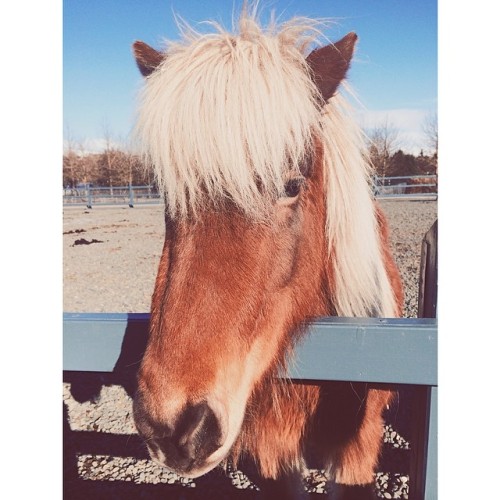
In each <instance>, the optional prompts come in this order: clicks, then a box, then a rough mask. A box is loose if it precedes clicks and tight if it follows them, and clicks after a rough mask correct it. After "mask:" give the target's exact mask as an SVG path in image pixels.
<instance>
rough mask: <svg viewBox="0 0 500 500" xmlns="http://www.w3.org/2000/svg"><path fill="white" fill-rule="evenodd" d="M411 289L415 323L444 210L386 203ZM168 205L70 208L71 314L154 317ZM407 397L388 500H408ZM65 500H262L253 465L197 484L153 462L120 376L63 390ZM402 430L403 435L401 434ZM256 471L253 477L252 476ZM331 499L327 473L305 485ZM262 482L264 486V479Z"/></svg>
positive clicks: (389, 459) (69, 376)
mask: <svg viewBox="0 0 500 500" xmlns="http://www.w3.org/2000/svg"><path fill="white" fill-rule="evenodd" d="M381 205H382V207H383V209H384V211H385V213H386V215H387V217H388V219H389V223H390V227H391V245H392V248H393V251H394V254H395V257H396V261H397V264H398V266H399V268H400V271H401V274H402V277H403V281H404V284H405V316H407V317H416V315H417V300H418V273H419V267H420V246H421V241H422V238H423V236H424V234H425V233H426V231H427V230H428V229H429V228H430V227H431V225H432V224H433V222H434V220H435V219H436V217H437V212H436V210H437V203H436V202H430V201H425V202H416V201H414V202H409V201H382V202H381ZM162 210H163V209H162V206H161V205H153V206H136V207H135V208H133V209H131V208H128V207H94V208H93V209H90V210H89V209H86V208H83V207H72V208H67V209H66V208H65V209H64V221H63V222H64V228H63V232H64V236H63V245H64V248H63V256H64V311H65V312H146V311H148V310H149V302H150V297H151V294H152V291H153V286H154V280H155V274H156V268H157V265H158V261H159V258H160V254H161V249H162V245H163V230H164V229H163V215H162ZM404 391H405V390H403V391H401V393H400V400H399V401H400V404H397V405H396V408H395V409H392V410H391V413H390V414H389V415H388V416H387V418H386V421H387V422H388V424H387V425H386V427H385V432H384V449H383V456H382V460H381V466H380V472H378V473H377V476H376V487H377V493H378V496H379V497H380V498H402V499H407V498H408V491H409V476H408V468H409V457H408V450H409V447H410V445H409V443H408V441H407V439H405V436H406V437H407V431H408V429H407V421H408V420H409V414H411V407H407V406H406V405H405V404H404V403H403V402H404V401H405V394H404ZM63 401H64V402H63V422H64V432H63V436H64V441H63V442H64V485H63V491H64V498H65V499H66V500H73V499H89V498H92V499H110V500H114V499H125V498H134V499H135V498H138V499H139V498H140V499H148V500H152V499H157V498H158V499H160V498H161V499H168V498H172V499H183V498H202V499H211V498H213V499H224V498H227V499H232V498H252V499H253V498H258V496H256V495H258V489H257V488H258V487H257V486H256V485H255V484H254V483H253V482H252V481H251V480H250V479H249V477H248V476H250V477H255V476H252V472H251V471H252V467H251V465H250V464H248V468H246V467H242V469H243V470H245V474H244V473H243V472H241V471H238V470H235V471H233V470H229V471H226V472H223V471H220V470H216V471H213V472H211V473H209V474H207V475H206V476H204V477H203V478H200V479H197V480H196V481H192V480H187V479H185V478H181V477H179V476H177V475H176V474H173V473H170V472H167V471H166V470H164V469H162V468H161V467H159V466H157V465H155V464H154V463H153V462H151V461H150V460H149V459H148V456H147V453H146V451H145V448H144V446H143V445H142V443H141V441H140V439H139V438H138V436H137V434H136V430H135V426H134V423H133V418H132V406H131V405H132V400H131V395H130V394H127V392H126V391H125V389H124V388H123V387H121V386H120V385H116V384H115V383H114V381H113V379H112V376H111V375H106V374H90V373H88V374H83V373H66V374H65V376H64V383H63ZM396 429H397V430H396ZM249 471H250V472H249ZM304 482H305V485H306V487H307V488H308V490H309V491H313V492H315V493H318V494H320V493H323V492H324V488H325V478H324V476H323V474H322V471H318V470H310V471H309V473H308V474H307V476H305V477H304ZM257 483H258V481H257Z"/></svg>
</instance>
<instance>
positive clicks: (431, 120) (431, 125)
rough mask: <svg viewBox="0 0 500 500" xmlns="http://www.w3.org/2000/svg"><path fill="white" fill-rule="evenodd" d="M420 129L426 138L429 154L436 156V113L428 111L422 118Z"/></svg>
mask: <svg viewBox="0 0 500 500" xmlns="http://www.w3.org/2000/svg"><path fill="white" fill-rule="evenodd" d="M422 130H423V132H424V134H425V137H426V139H427V145H428V146H429V148H430V149H431V154H433V155H434V156H435V157H436V158H437V154H438V118H437V113H429V114H428V115H427V116H426V117H425V120H424V124H423V126H422Z"/></svg>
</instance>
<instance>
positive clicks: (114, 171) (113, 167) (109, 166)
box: [102, 123, 119, 195]
mask: <svg viewBox="0 0 500 500" xmlns="http://www.w3.org/2000/svg"><path fill="white" fill-rule="evenodd" d="M103 138H104V151H103V153H102V155H103V158H104V167H105V170H106V178H107V182H108V184H109V188H110V194H111V195H112V194H113V184H114V182H115V181H116V179H117V177H119V172H118V170H119V165H118V161H119V155H118V154H117V153H118V150H117V148H116V147H115V146H114V145H113V140H112V138H111V133H110V131H109V127H108V124H107V123H104V125H103Z"/></svg>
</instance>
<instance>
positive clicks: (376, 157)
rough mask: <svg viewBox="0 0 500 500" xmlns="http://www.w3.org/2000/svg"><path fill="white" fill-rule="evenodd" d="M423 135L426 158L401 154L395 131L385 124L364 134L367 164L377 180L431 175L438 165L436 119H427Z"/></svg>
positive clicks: (424, 155) (421, 153)
mask: <svg viewBox="0 0 500 500" xmlns="http://www.w3.org/2000/svg"><path fill="white" fill-rule="evenodd" d="M423 132H424V134H425V137H426V139H427V146H428V149H429V150H430V151H431V153H430V154H424V152H423V150H421V151H420V154H419V155H413V154H409V153H405V152H403V151H402V149H401V148H400V147H399V142H400V141H399V134H398V131H397V130H396V129H395V128H393V127H391V126H390V125H389V124H388V123H387V122H386V123H384V124H381V125H379V126H377V127H374V128H372V129H370V130H369V131H368V132H367V140H368V151H369V155H370V161H371V163H372V165H373V167H374V169H375V172H376V174H377V175H378V176H379V177H398V176H405V175H435V174H437V164H438V130H437V117H436V116H435V115H430V116H429V117H427V119H426V121H425V123H424V126H423Z"/></svg>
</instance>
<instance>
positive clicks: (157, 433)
mask: <svg viewBox="0 0 500 500" xmlns="http://www.w3.org/2000/svg"><path fill="white" fill-rule="evenodd" d="M134 419H135V423H136V427H137V430H138V431H139V434H140V435H141V436H142V437H143V438H144V440H145V442H146V445H147V447H148V450H149V453H150V455H151V458H152V459H153V460H154V461H155V462H157V463H159V464H161V465H162V466H164V467H167V468H168V469H170V470H172V471H173V472H176V473H177V474H179V475H181V476H184V477H190V478H196V477H199V476H201V475H203V474H205V473H206V472H208V471H210V470H211V469H213V468H214V467H216V466H217V465H218V464H219V463H220V462H221V461H222V460H223V459H224V458H225V453H222V454H221V453H217V451H218V450H220V449H221V448H222V447H223V443H224V441H225V433H224V432H223V430H222V427H224V426H223V425H222V424H221V418H220V416H218V415H216V412H215V411H214V409H213V408H212V407H211V406H210V405H209V404H208V403H207V402H206V401H201V402H198V403H196V404H187V405H186V406H184V407H183V409H182V411H180V412H179V413H178V415H177V417H176V418H175V423H174V425H169V424H166V423H164V422H161V423H160V422H157V421H155V420H154V419H153V418H152V417H151V416H150V414H149V413H148V412H147V410H146V407H145V406H144V404H143V402H142V399H141V398H140V397H139V398H136V400H134ZM221 451H222V450H221Z"/></svg>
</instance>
